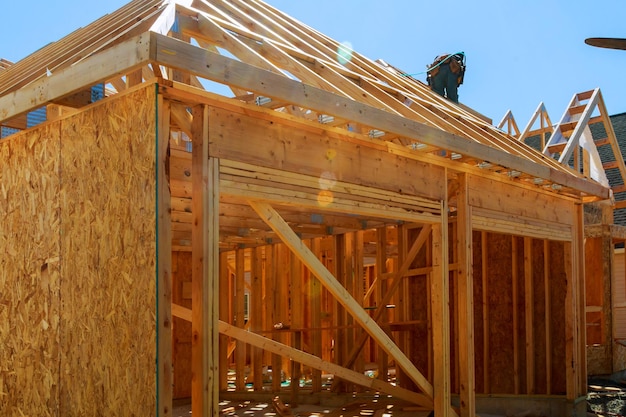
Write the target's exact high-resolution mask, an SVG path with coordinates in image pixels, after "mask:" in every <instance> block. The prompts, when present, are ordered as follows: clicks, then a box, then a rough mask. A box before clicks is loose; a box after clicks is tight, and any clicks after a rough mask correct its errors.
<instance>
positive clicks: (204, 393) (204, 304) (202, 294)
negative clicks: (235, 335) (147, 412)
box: [191, 106, 219, 416]
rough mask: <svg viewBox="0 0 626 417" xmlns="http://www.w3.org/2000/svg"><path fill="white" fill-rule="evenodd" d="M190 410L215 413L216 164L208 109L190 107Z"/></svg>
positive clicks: (217, 263)
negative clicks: (191, 121) (209, 134)
mask: <svg viewBox="0 0 626 417" xmlns="http://www.w3.org/2000/svg"><path fill="white" fill-rule="evenodd" d="M193 116H194V117H193V124H192V142H193V151H192V157H191V158H192V174H191V178H192V189H193V197H192V213H193V226H192V232H191V236H192V264H193V265H192V298H191V305H192V315H193V319H192V322H191V326H192V330H191V332H192V339H191V363H192V378H191V409H192V413H193V414H195V415H202V416H217V415H218V413H219V407H218V397H219V395H218V394H219V386H218V377H219V375H218V369H217V368H218V364H219V348H218V345H219V237H218V234H219V222H218V217H219V189H218V185H219V165H218V161H217V160H216V159H211V160H209V137H208V127H209V109H208V106H197V107H194V109H193Z"/></svg>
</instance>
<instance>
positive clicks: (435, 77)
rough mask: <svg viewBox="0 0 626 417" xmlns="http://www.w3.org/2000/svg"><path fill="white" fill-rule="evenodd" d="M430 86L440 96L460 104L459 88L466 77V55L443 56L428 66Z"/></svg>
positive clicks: (461, 53)
mask: <svg viewBox="0 0 626 417" xmlns="http://www.w3.org/2000/svg"><path fill="white" fill-rule="evenodd" d="M427 67H428V70H427V71H426V72H427V74H428V76H427V80H428V85H429V86H430V88H431V89H432V90H433V91H434V92H435V93H437V94H439V95H440V96H443V97H446V98H448V100H451V101H454V102H455V103H458V102H459V95H458V88H459V86H460V85H461V84H463V77H464V76H465V53H463V52H457V53H455V54H442V55H439V56H438V57H436V58H435V60H434V61H433V63H432V64H430V65H428V66H427Z"/></svg>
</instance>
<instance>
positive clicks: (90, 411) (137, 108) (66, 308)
mask: <svg viewBox="0 0 626 417" xmlns="http://www.w3.org/2000/svg"><path fill="white" fill-rule="evenodd" d="M155 103H156V93H155V89H154V87H148V88H145V89H142V90H138V91H136V92H133V93H130V94H128V95H125V96H123V97H121V98H120V99H118V100H115V101H111V102H105V103H103V104H102V105H99V106H96V107H93V108H92V109H90V110H88V111H85V112H83V113H80V114H78V115H76V116H73V117H70V118H68V119H64V120H63V121H62V131H61V137H62V149H61V154H62V166H61V184H62V185H61V193H60V197H61V224H62V230H61V258H62V260H63V270H62V274H63V279H62V282H61V304H62V315H61V323H60V327H61V332H60V342H61V346H62V351H61V364H60V372H61V377H62V389H61V412H60V414H61V415H85V416H89V415H146V413H148V414H149V413H152V412H153V410H154V409H155V406H156V404H155V393H156V378H155V361H156V330H155V321H156V285H155V282H156V228H155V224H156V223H155V222H156V214H155V201H156V200H155V189H156V185H155V178H156V172H155V154H156V151H155V143H156V139H155V138H156V111H155V110H156V106H155Z"/></svg>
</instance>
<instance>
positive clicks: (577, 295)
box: [564, 206, 587, 401]
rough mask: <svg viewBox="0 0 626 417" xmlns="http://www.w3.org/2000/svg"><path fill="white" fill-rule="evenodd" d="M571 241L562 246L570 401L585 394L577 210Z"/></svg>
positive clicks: (581, 264)
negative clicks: (564, 273) (565, 275)
mask: <svg viewBox="0 0 626 417" xmlns="http://www.w3.org/2000/svg"><path fill="white" fill-rule="evenodd" d="M573 234H574V241H573V243H570V242H566V243H565V244H564V255H565V256H564V262H565V265H564V266H565V268H564V269H565V272H566V274H567V290H566V291H567V292H566V296H565V340H566V343H565V364H566V366H567V369H566V381H567V382H566V385H567V399H568V400H571V401H574V400H576V399H577V398H578V397H580V396H581V395H583V394H584V393H585V392H586V383H585V382H586V381H585V378H586V373H587V369H586V363H585V362H586V356H585V339H586V337H585V330H586V329H585V315H584V314H585V310H584V309H585V307H584V306H585V299H584V297H585V286H584V273H585V271H584V268H585V266H584V256H583V250H584V248H583V238H582V235H583V213H582V206H579V207H578V208H577V212H576V219H575V222H574V233H573Z"/></svg>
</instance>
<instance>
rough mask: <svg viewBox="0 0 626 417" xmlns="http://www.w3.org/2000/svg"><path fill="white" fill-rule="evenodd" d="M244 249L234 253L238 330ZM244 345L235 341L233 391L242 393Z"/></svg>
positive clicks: (242, 321) (242, 309) (242, 323)
mask: <svg viewBox="0 0 626 417" xmlns="http://www.w3.org/2000/svg"><path fill="white" fill-rule="evenodd" d="M245 256H246V252H245V249H237V250H236V251H235V304H236V305H235V326H237V327H238V328H240V329H243V328H245V327H246V324H245V293H246V292H245V274H246V273H245V260H246V258H245ZM245 367H246V344H245V343H244V342H242V341H240V340H237V344H236V347H235V389H236V390H237V391H239V392H242V391H243V390H244V389H245V384H246V381H245V378H244V377H245V375H244V373H245Z"/></svg>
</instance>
